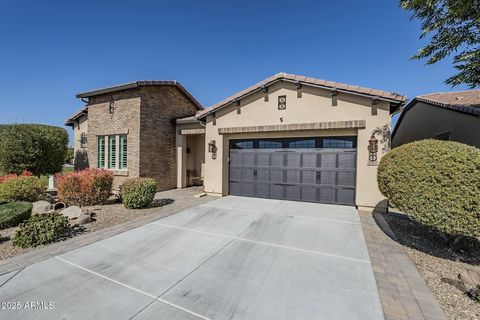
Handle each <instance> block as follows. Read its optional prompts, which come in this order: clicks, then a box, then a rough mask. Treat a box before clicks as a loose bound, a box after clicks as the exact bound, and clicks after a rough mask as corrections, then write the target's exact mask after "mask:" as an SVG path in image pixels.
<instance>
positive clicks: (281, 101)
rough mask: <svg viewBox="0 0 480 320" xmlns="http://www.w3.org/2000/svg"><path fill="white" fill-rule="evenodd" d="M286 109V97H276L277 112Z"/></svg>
mask: <svg viewBox="0 0 480 320" xmlns="http://www.w3.org/2000/svg"><path fill="white" fill-rule="evenodd" d="M285 109H287V96H278V110H285Z"/></svg>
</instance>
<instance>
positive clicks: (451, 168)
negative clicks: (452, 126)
mask: <svg viewBox="0 0 480 320" xmlns="http://www.w3.org/2000/svg"><path fill="white" fill-rule="evenodd" d="M377 180H378V185H379V188H380V191H381V192H382V194H383V195H384V196H386V197H387V198H388V199H389V200H390V202H391V204H393V205H394V206H395V207H397V208H398V209H400V210H401V211H403V212H405V213H406V214H407V215H409V216H410V217H411V218H413V219H414V220H416V221H418V222H420V223H422V224H425V225H428V226H431V227H434V228H435V229H437V230H440V231H441V232H444V233H446V234H450V235H454V236H458V235H464V236H470V237H476V238H479V237H480V150H479V149H477V148H475V147H471V146H468V145H465V144H461V143H458V142H452V141H439V140H421V141H416V142H412V143H409V144H405V145H403V146H400V147H398V148H395V149H393V150H392V151H390V152H389V153H387V154H386V155H385V156H384V157H382V159H381V161H380V164H379V166H378V177H377Z"/></svg>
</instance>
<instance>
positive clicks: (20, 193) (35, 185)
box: [0, 175, 47, 202]
mask: <svg viewBox="0 0 480 320" xmlns="http://www.w3.org/2000/svg"><path fill="white" fill-rule="evenodd" d="M46 189H47V186H46V185H45V183H44V182H42V180H41V179H40V178H38V177H34V176H29V175H22V176H12V175H9V176H8V178H6V179H4V180H3V182H2V183H0V199H3V200H8V201H28V202H34V201H37V200H38V199H39V197H40V196H41V195H42V193H44V192H45V190H46Z"/></svg>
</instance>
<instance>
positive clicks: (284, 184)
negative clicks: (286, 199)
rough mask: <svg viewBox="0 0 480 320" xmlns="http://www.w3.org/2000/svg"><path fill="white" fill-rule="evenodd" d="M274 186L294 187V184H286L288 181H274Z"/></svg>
mask: <svg viewBox="0 0 480 320" xmlns="http://www.w3.org/2000/svg"><path fill="white" fill-rule="evenodd" d="M275 185H276V186H284V187H295V185H294V184H288V183H275Z"/></svg>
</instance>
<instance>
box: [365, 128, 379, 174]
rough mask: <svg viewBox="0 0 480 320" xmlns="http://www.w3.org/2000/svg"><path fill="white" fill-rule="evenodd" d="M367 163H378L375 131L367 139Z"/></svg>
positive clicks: (371, 164) (373, 164) (374, 164)
mask: <svg viewBox="0 0 480 320" xmlns="http://www.w3.org/2000/svg"><path fill="white" fill-rule="evenodd" d="M367 149H368V165H370V166H376V165H377V164H378V162H377V160H378V156H377V153H378V140H377V138H375V133H372V136H371V137H370V139H369V140H368V147H367Z"/></svg>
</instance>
